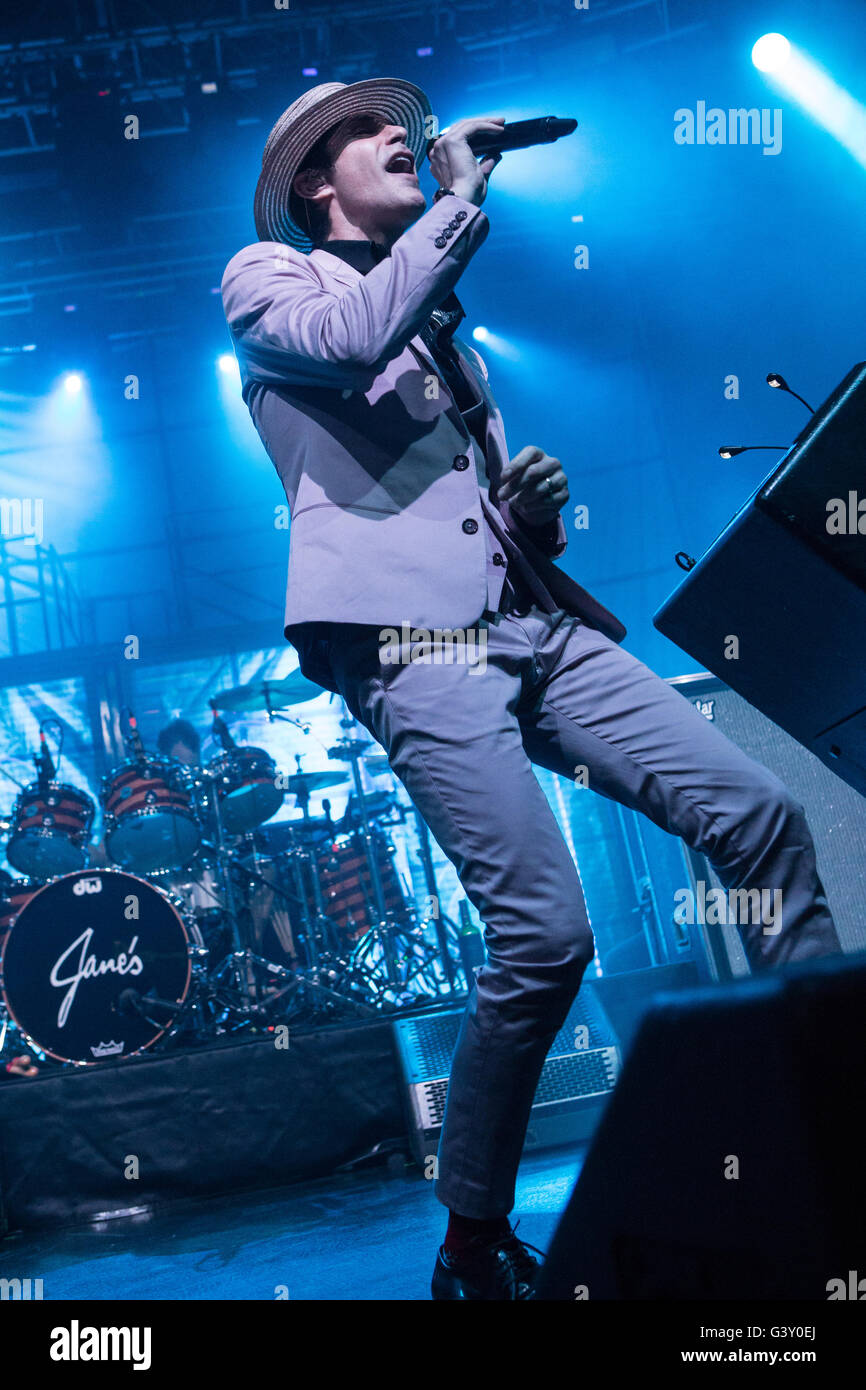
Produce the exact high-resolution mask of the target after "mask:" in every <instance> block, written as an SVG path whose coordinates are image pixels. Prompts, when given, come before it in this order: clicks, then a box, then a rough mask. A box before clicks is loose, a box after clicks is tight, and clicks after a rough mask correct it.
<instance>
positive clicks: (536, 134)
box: [427, 116, 577, 156]
mask: <svg viewBox="0 0 866 1390" xmlns="http://www.w3.org/2000/svg"><path fill="white" fill-rule="evenodd" d="M573 130H577V121H575V120H573V119H572V118H571V117H570V116H533V117H532V118H531V119H530V120H528V121H506V123H505V125H504V126H503V127H502V129H501V130H483V131H479V132H478V134H477V135H470V137H469V148H470V149H471V151H472V153H473V154H475V155H479V156H483V155H490V154H504V153H505V151H506V150H527V149H529V147H530V146H531V145H550V144H552V142H553V141H554V140H559V139H560V138H561V136H563V135H570V134H571V132H572V131H573ZM435 144H436V141H435V140H430V141H428V143H427V154H428V155H429V154H430V151H431V149H432V148H433V146H434V145H435Z"/></svg>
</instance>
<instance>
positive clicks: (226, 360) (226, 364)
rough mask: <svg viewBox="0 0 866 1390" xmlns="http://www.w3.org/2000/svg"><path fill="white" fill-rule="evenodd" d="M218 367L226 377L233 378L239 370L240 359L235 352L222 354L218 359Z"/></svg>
mask: <svg viewBox="0 0 866 1390" xmlns="http://www.w3.org/2000/svg"><path fill="white" fill-rule="evenodd" d="M217 366H218V367H219V369H220V371H221V372H222V373H223V375H224V376H232V375H234V374H235V373H236V372H237V370H238V359H237V358H236V357H235V355H234V353H233V352H221V353H220V355H219V357H218V358H217Z"/></svg>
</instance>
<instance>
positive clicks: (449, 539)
mask: <svg viewBox="0 0 866 1390" xmlns="http://www.w3.org/2000/svg"><path fill="white" fill-rule="evenodd" d="M488 226H489V224H488V220H487V217H486V216H485V214H484V213H483V212H482V211H481V210H480V209H479V208H477V207H475V206H474V204H472V203H468V202H465V201H464V200H463V199H462V198H458V197H454V196H451V197H448V198H442V199H440V201H439V202H438V203H434V204H433V205H432V207H430V208H429V209H428V210H427V211H426V212H425V213H424V214H423V215H422V216H421V217H420V218H419V219H418V221H417V222H415V223H414V224H413V226H411V227H410V228H409V229H408V231H406V232H404V233H403V235H402V236H401V237H400V238H399V239H398V240H397V241H396V242H395V244H394V246H393V247H392V250H391V254H390V256H388V257H387V258H386V259H385V260H383V261H382V262H381V263H380V264H379V265H377V266H375V267H374V268H373V269H372V270H371V271H370V272H369V273H368V274H367V275H361V274H360V273H359V272H358V271H356V270H355V269H354V268H353V267H351V266H349V265H347V264H346V262H344V261H342V260H340V259H339V258H338V257H337V256H333V255H331V254H329V253H328V252H327V251H323V250H314V251H313V252H312V253H311V254H310V255H304V254H302V253H301V252H299V251H295V250H294V249H293V248H291V247H289V246H284V245H282V244H281V243H278V242H269V241H265V242H256V243H254V244H253V245H251V246H245V247H244V248H243V250H242V251H239V252H238V253H237V255H236V256H234V257H233V258H232V260H231V261H230V262H229V264H228V266H227V267H226V271H225V274H224V276H223V281H222V295H223V305H224V308H225V315H226V319H227V321H228V325H229V329H230V331H231V335H232V340H233V343H234V346H235V351H236V353H237V357H238V361H239V363H240V369H241V379H242V387H243V395H244V400H245V401H246V403H247V405H248V407H249V410H250V413H251V415H252V418H253V421H254V423H255V426H256V429H257V430H258V432H259V435H260V436H261V439H262V442H263V444H264V446H265V448H266V449H267V451H268V454H269V455H270V458H271V459H272V461H273V463H274V466H275V467H276V470H277V472H278V474H279V475H280V478H281V480H282V483H283V487H284V488H285V491H286V497H287V499H288V503H289V508H290V513H291V528H290V538H289V578H288V591H287V599H286V619H285V620H286V625H287V626H290V625H291V624H293V623H304V622H313V621H329V622H346V623H368V624H372V625H378V626H388V625H392V624H395V623H397V624H399V623H401V622H403V621H408V622H411V623H413V624H415V625H417V626H420V627H469V626H471V625H472V624H473V623H474V622H475V621H476V620H477V619H478V618H479V616H480V615H481V613H482V612H483V610H484V608H485V607H486V598H487V580H486V554H485V541H484V531H483V526H482V505H483V504H487V505H489V502H488V499H487V498H486V497H482V492H481V489H480V488H479V483H478V472H477V462H478V461H477V460H476V457H475V452H476V451H475V448H474V444H473V441H472V438H471V436H470V435H469V432H468V431H467V429H466V427H465V425H464V422H463V419H462V416H461V415H460V412H459V410H458V409H457V406H456V404H455V403H454V400H453V398H452V396H451V394H450V393H449V391H448V389H447V387H446V386H445V384H444V382H443V381H442V380H441V378H440V377H439V374H438V372H437V369H436V365H435V363H434V361H433V360H432V358H431V357H430V356H429V354H428V352H427V349H426V347H425V345H424V343H423V341H422V339H421V338H420V337H419V336H418V335H419V330H420V329H421V327H422V326H423V325H424V324H425V323H426V321H427V319H428V318H429V316H430V313H431V311H432V310H433V309H434V308H435V307H436V306H437V305H438V304H439V303H440V302H441V301H442V300H443V299H444V298H445V296H446V295H447V294H448V293H449V292H450V291H451V290H452V289H453V288H454V286H455V285H456V283H457V280H458V279H459V277H460V275H461V273H462V271H463V270H464V268H465V266H466V264H467V262H468V261H469V259H470V257H471V256H472V255H473V254H474V252H475V251H476V250H477V249H478V247H479V246H480V245H481V243H482V242H483V241H484V239H485V237H486V235H487V231H488ZM470 351H471V350H469V349H466V348H461V349H460V351H459V360H460V363H461V366H462V368H463V370H464V372H466V374H467V376H468V377H469V379H470V382H471V384H473V385H474V387H475V389H476V391H480V392H481V395H482V397H483V399H484V401H485V404H486V407H487V411H486V413H487V424H486V445H487V473H488V476H489V479H490V483H491V487H492V488H493V487H495V484H496V482H497V479H498V476H499V471H500V469H501V467H502V465H503V464H504V463H505V462H506V461H507V459H508V449H507V445H506V442H505V431H504V428H503V424H502V416H501V415H500V412H499V409H498V407H497V405H496V402H495V400H494V399H493V396H492V394H491V392H490V388H489V386H488V384H487V379H486V370H485V369H484V365H483V363H482V362H481V360H480V358H479V357H478V356H477V354H475V353H474V352H473V353H472V358H473V359H474V360H470V356H469V353H470ZM461 457H468V458H469V460H470V466H469V467H465V466H464V467H462V468H461V466H460V460H461ZM455 459H456V460H458V464H457V467H455V466H454V462H455ZM481 473H482V474H483V462H482V463H481ZM494 496H495V492H494ZM499 515H500V516H501V517H502V521H503V524H504V526H505V528H506V530H507V532H508V535H509V536H510V537H511V538H512V539H513V540H514V541H516V542H517V544H518V546H519V547H520V549H521V551H522V552H523V554H524V555H525V556H526V557H527V558H528V559H529V561H530V564H531V565H532V567H533V568H534V569H535V570H536V572H537V573H538V574H539V576H540V577H541V579H542V580H543V583H544V584H545V585H546V587H547V589H548V590H549V592H550V593H551V594H552V595H553V597H554V598H555V600H556V603H557V604H558V605H559V606H561V607H563V608H564V609H565V610H566V611H567V612H572V613H575V614H576V615H578V616H580V617H582V618H583V619H584V620H585V621H586V622H588V623H590V624H591V625H592V626H594V627H597V628H600V629H601V630H602V631H603V632H606V633H607V634H608V635H609V636H610V637H612V638H614V640H615V641H621V640H622V637H623V636H624V635H625V628H624V627H623V626H622V624H621V623H620V622H619V621H618V619H616V618H615V617H613V615H612V614H610V613H608V612H607V610H606V609H605V608H603V607H602V606H601V605H600V604H599V603H597V602H596V600H595V599H593V598H592V596H591V595H590V594H588V593H587V592H586V591H585V590H584V589H582V588H581V587H580V585H578V584H576V583H574V581H573V580H571V579H569V577H568V576H567V575H565V574H563V573H562V571H560V570H558V569H557V568H556V566H555V565H553V563H552V562H551V560H550V558H549V556H548V555H546V554H543V553H542V551H541V550H539V549H538V548H537V546H536V545H535V544H534V543H533V538H532V536H531V535H530V534H529V533H528V532H527V531H526V530H525V529H524V528H523V527H522V526H521V524H520V522H519V520H518V519H517V518H516V517H515V516H514V515H513V514H512V513H511V511H510V509H509V507H508V504H507V503H505V502H502V503H501V504H500V505H499ZM473 523H474V525H473ZM536 535H537V533H536ZM565 540H566V536H565V528H564V526H563V524H562V520H561V518H560V521H559V535H558V539H557V543H556V547H555V550H554V553H560V552H561V550H563V549H564V548H565Z"/></svg>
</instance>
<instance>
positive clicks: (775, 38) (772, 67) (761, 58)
mask: <svg viewBox="0 0 866 1390" xmlns="http://www.w3.org/2000/svg"><path fill="white" fill-rule="evenodd" d="M790 56H791V45H790V44H789V43H788V40H787V39H786V38H785V35H784V34H764V35H762V37H761V38H759V39H758V41H757V43H756V44H755V45H754V47H753V48H752V62H753V63H754V64H755V67H756V68H760V70H761V72H778V71H779V68H783V67H784V66H785V64H786V63H787V61H788V59H789V58H790Z"/></svg>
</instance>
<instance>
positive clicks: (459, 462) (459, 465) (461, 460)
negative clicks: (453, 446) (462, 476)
mask: <svg viewBox="0 0 866 1390" xmlns="http://www.w3.org/2000/svg"><path fill="white" fill-rule="evenodd" d="M451 467H452V468H456V469H457V472H458V473H462V472H463V471H464V470H465V469H467V468H468V467H469V460H468V458H467V457H466V455H465V454H458V455H457V457H456V458H455V460H454V462H453V463H452V465H451Z"/></svg>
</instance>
